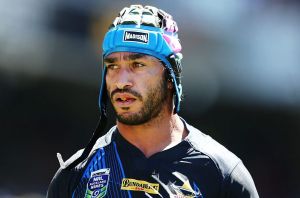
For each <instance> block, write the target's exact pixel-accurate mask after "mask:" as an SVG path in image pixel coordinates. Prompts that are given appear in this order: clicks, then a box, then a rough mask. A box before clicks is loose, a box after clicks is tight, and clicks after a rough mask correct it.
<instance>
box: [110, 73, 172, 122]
mask: <svg viewBox="0 0 300 198" xmlns="http://www.w3.org/2000/svg"><path fill="white" fill-rule="evenodd" d="M125 92H126V91H125ZM129 92H130V91H129ZM167 96H168V84H167V81H166V80H165V79H164V78H162V79H161V82H160V83H159V85H158V86H157V87H155V88H152V89H150V90H149V92H148V96H147V100H145V101H144V106H143V107H142V109H141V110H140V111H139V112H137V113H135V114H133V115H130V116H122V115H120V114H118V113H117V112H116V110H115V109H114V111H115V113H116V116H117V120H118V121H119V122H121V123H123V124H126V125H141V124H144V123H146V122H148V121H150V120H151V119H153V118H155V117H157V116H158V115H159V113H160V112H161V110H162V109H163V106H164V105H167V104H166V101H167Z"/></svg>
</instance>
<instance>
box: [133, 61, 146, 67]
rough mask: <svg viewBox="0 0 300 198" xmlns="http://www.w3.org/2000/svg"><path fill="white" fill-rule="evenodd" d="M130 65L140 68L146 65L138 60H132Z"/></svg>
mask: <svg viewBox="0 0 300 198" xmlns="http://www.w3.org/2000/svg"><path fill="white" fill-rule="evenodd" d="M132 66H133V67H134V68H142V67H145V66H146V65H145V64H143V63H140V62H133V63H132Z"/></svg>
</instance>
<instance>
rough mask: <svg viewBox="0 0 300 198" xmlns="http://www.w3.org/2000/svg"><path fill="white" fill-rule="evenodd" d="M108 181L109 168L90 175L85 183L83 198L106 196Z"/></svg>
mask: <svg viewBox="0 0 300 198" xmlns="http://www.w3.org/2000/svg"><path fill="white" fill-rule="evenodd" d="M108 181H109V168H105V169H100V170H97V171H94V172H92V173H91V177H90V179H89V181H88V183H87V188H86V192H85V198H102V197H104V196H105V195H106V192H107V187H108Z"/></svg>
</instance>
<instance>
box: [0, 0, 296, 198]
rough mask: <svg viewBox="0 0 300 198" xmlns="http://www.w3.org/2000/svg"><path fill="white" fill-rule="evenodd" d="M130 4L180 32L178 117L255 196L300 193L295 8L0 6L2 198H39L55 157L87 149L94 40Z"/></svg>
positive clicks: (96, 0)
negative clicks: (211, 141)
mask: <svg viewBox="0 0 300 198" xmlns="http://www.w3.org/2000/svg"><path fill="white" fill-rule="evenodd" d="M130 4H143V5H153V6H157V7H159V8H161V9H163V10H165V11H167V12H169V13H171V14H172V15H173V17H174V18H175V20H176V21H177V23H178V25H179V33H180V35H179V36H180V38H181V43H182V45H183V55H184V59H183V66H184V76H183V86H184V94H185V100H184V102H183V106H182V111H181V113H180V115H181V116H183V117H184V118H185V119H186V120H187V121H188V122H189V123H190V124H192V125H194V126H196V127H197V128H199V129H200V130H202V131H203V132H205V133H207V134H209V135H211V136H212V137H213V138H215V139H216V140H217V141H219V142H220V143H222V144H223V145H225V146H226V147H227V148H229V149H230V150H231V151H233V152H234V153H235V154H237V155H238V156H239V157H240V158H241V159H242V160H243V162H244V163H245V165H246V167H247V168H248V169H249V170H250V172H251V174H252V176H253V179H254V180H255V183H256V186H257V189H258V192H259V194H260V196H261V197H263V198H264V197H272V198H282V197H284V198H296V197H299V194H300V183H299V177H300V169H299V167H300V144H299V143H298V142H299V138H300V56H299V55H300V24H299V23H300V4H299V1H297V0H244V1H240V0H225V1H210V0H201V1H199V0H188V1H182V0H172V1H160V0H157V1H155V0H152V1H150V0H148V1H125V0H122V1H104V0H90V1H84V0H63V1H62V0H27V1H23V0H10V1H5V0H0V132H1V138H0V156H1V159H0V197H8V198H9V197H44V196H45V195H46V191H47V187H48V185H49V182H50V181H51V179H52V177H53V175H54V173H55V172H56V170H57V169H58V167H59V164H58V161H57V159H56V153H57V152H60V153H61V154H62V155H63V157H64V159H67V158H68V157H70V156H71V155H72V154H73V153H74V152H75V151H77V150H78V149H81V148H83V147H84V146H85V144H86V143H87V142H88V140H89V138H90V137H91V135H92V132H93V130H94V128H95V126H96V123H97V120H98V116H99V112H98V107H97V102H98V101H97V100H98V92H99V85H100V72H101V42H102V39H103V36H104V34H105V32H106V31H107V27H108V26H109V25H110V23H111V22H112V21H113V20H114V18H115V16H116V15H117V14H118V12H119V11H120V10H121V9H122V8H123V7H124V6H128V5H130ZM113 122H114V120H113V119H112V120H111V124H112V123H113Z"/></svg>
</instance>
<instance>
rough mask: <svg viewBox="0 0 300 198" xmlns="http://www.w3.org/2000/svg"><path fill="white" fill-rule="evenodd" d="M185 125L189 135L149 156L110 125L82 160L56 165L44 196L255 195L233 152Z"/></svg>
mask: <svg viewBox="0 0 300 198" xmlns="http://www.w3.org/2000/svg"><path fill="white" fill-rule="evenodd" d="M184 123H185V122H184ZM185 127H186V129H187V131H188V136H187V137H186V138H185V139H184V140H183V141H182V142H181V143H179V144H177V145H176V146H174V147H172V148H170V149H167V150H164V151H161V152H158V153H156V154H154V155H152V156H151V157H149V158H146V157H145V156H144V154H143V153H142V152H141V151H140V150H139V149H138V148H136V147H135V146H133V145H132V144H130V143H129V142H127V141H126V140H125V139H124V138H123V137H122V136H121V135H120V133H119V132H118V129H117V128H116V127H113V128H112V129H111V130H110V131H109V132H108V133H107V134H106V135H105V136H103V137H101V138H99V140H98V141H97V143H96V144H95V146H94V148H93V151H92V152H91V154H90V155H89V157H88V158H87V159H86V160H85V161H83V162H81V163H80V164H78V165H77V166H76V167H75V168H73V169H71V170H67V169H65V168H64V166H62V167H61V168H60V169H59V170H58V171H57V173H56V175H55V176H54V178H53V180H52V181H51V184H50V186H49V189H48V194H47V197H48V198H68V197H73V198H102V197H111V198H127V197H128V198H131V197H132V198H136V197H153V198H154V197H166V198H167V197H172V198H183V197H197V198H250V197H251V198H258V197H259V196H258V193H257V191H256V188H255V185H254V182H253V180H252V178H251V176H250V174H249V172H248V171H247V169H246V168H245V166H244V165H243V163H242V161H241V160H240V159H239V158H238V157H236V156H235V155H234V154H233V153H231V152H230V151H228V150H227V149H226V148H225V147H223V146H222V145H221V144H219V143H218V142H216V141H215V140H213V139H212V138H211V137H210V136H208V135H205V134H203V133H202V132H200V131H199V130H197V129H196V128H194V127H192V126H190V125H188V124H187V123H185ZM80 154H81V153H80V152H78V153H77V154H75V155H74V156H72V157H71V158H70V159H69V160H68V161H67V162H66V166H67V164H68V163H70V162H72V161H73V160H74V159H76V158H78V157H79V155H80Z"/></svg>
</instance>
